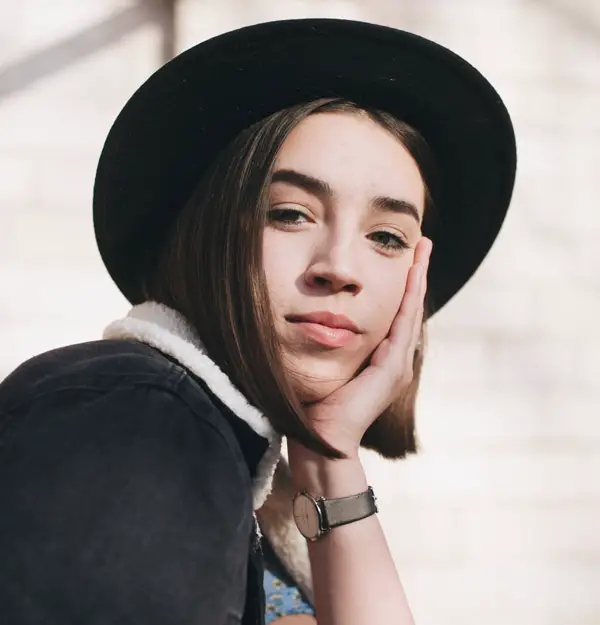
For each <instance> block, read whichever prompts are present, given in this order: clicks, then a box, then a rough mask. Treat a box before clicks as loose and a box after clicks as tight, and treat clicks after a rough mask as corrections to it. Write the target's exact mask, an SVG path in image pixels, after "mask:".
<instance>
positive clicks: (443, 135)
mask: <svg viewBox="0 0 600 625" xmlns="http://www.w3.org/2000/svg"><path fill="white" fill-rule="evenodd" d="M324 97H326V98H328V97H334V98H343V99H346V100H351V101H353V102H356V103H357V104H359V105H362V106H367V107H373V108H378V109H382V110H384V111H387V112H389V113H391V114H392V115H394V116H395V117H396V118H398V119H400V120H403V121H404V122H406V123H408V124H410V125H411V126H413V127H414V128H416V129H417V130H418V131H419V132H420V133H421V135H422V136H423V137H424V139H425V141H426V142H427V143H428V144H429V146H430V148H431V151H432V153H433V156H434V159H435V161H436V165H437V170H438V180H437V185H436V191H435V196H434V198H433V199H434V202H435V213H436V215H435V220H434V221H433V223H434V225H433V226H432V227H431V228H430V231H427V230H425V231H424V234H425V235H426V236H429V237H430V238H431V239H432V240H433V243H434V248H433V254H432V257H431V262H430V269H429V278H428V291H429V300H430V302H429V304H430V308H431V310H430V313H431V314H433V313H434V312H436V311H437V310H439V309H440V308H441V307H442V306H443V305H444V304H446V302H447V301H448V300H449V299H450V298H451V297H452V296H453V295H454V294H455V293H456V292H457V291H458V290H459V289H460V288H461V287H462V286H463V285H464V284H465V283H466V282H467V281H468V280H469V278H470V277H471V276H472V275H473V273H474V272H475V271H476V269H477V268H478V267H479V265H480V264H481V262H482V261H483V259H484V258H485V256H486V254H487V253H488V251H489V249H490V247H491V246H492V244H493V242H494V240H495V238H496V236H497V234H498V232H499V230H500V227H501V225H502V222H503V220H504V217H505V215H506V211H507V209H508V205H509V202H510V198H511V194H512V189H513V185H514V177H515V167H516V148H515V137H514V132H513V127H512V124H511V121H510V117H509V115H508V112H507V110H506V108H505V106H504V104H503V103H502V100H501V99H500V96H499V95H498V94H497V93H496V91H495V90H494V89H493V87H492V86H491V85H490V84H489V82H488V81H487V80H486V79H485V78H484V77H483V76H482V75H481V74H480V73H479V72H478V71H477V70H476V69H475V68H473V67H472V66H471V65H469V64H468V63H467V62H466V61H464V60H463V59H461V58H460V57H459V56H457V55H456V54H454V53H453V52H451V51H450V50H448V49H446V48H444V47H442V46H440V45H438V44H436V43H434V42H432V41H429V40H427V39H424V38H422V37H419V36H416V35H414V34H411V33H407V32H403V31H399V30H396V29H392V28H388V27H384V26H378V25H375V24H367V23H362V22H355V21H348V20H338V19H300V20H289V21H279V22H269V23H264V24H258V25H255V26H249V27H246V28H242V29H239V30H236V31H233V32H229V33H226V34H223V35H220V36H218V37H215V38H213V39H210V40H208V41H205V42H203V43H200V44H198V45H196V46H194V47H193V48H190V49H188V50H187V51H185V52H183V53H182V54H180V55H179V56H177V57H176V58H174V59H173V60H172V61H170V62H169V63H167V64H166V65H165V66H164V67H162V68H161V69H159V70H158V71H157V72H156V73H154V74H153V75H152V76H151V77H150V78H149V79H148V80H147V81H146V82H145V83H144V84H143V85H142V86H141V87H140V88H139V89H138V90H137V91H136V93H135V94H134V95H133V96H132V98H131V99H130V100H129V102H128V103H127V104H126V106H125V107H124V108H123V110H122V112H121V113H120V114H119V116H118V117H117V119H116V121H115V123H114V125H113V127H112V128H111V130H110V132H109V135H108V138H107V140H106V143H105V145H104V149H103V151H102V155H101V157H100V162H99V165H98V171H97V174H96V181H95V188H94V226H95V231H96V238H97V243H98V247H99V250H100V254H101V256H102V259H103V261H104V263H105V265H106V267H107V269H108V271H109V273H110V275H111V276H112V278H113V280H114V281H115V283H116V284H117V286H118V287H119V288H120V290H121V291H122V293H123V294H124V295H125V296H126V297H127V299H128V300H129V301H130V302H131V303H133V304H136V303H139V302H141V301H142V300H143V294H142V286H143V284H144V281H145V279H146V278H147V277H148V275H149V273H150V272H151V271H152V270H153V269H154V265H155V263H156V260H157V257H158V256H159V254H160V251H161V250H162V247H163V246H164V244H165V243H166V237H167V234H168V233H169V231H170V228H171V226H172V225H173V224H174V222H175V220H176V218H177V215H178V212H179V211H180V210H181V209H182V208H183V206H184V204H185V203H186V201H187V200H188V198H189V197H190V195H191V194H192V191H193V189H194V188H195V186H196V185H197V183H198V181H199V179H200V177H201V175H202V173H203V172H204V170H205V169H206V168H207V166H208V165H209V164H210V163H211V161H212V159H213V158H214V157H215V155H216V154H217V153H218V152H219V151H220V150H221V149H222V148H224V147H225V146H226V145H227V144H228V143H229V142H230V141H231V140H232V139H233V138H234V137H236V135H238V134H239V133H240V131H242V130H243V129H245V128H247V127H249V126H250V125H252V124H254V123H255V122H257V121H259V120H261V119H263V118H265V117H267V116H269V115H271V114H272V113H274V112H276V111H279V110H281V109H283V108H287V107H289V106H293V105H296V104H301V103H304V102H308V101H311V100H315V99H318V98H324Z"/></svg>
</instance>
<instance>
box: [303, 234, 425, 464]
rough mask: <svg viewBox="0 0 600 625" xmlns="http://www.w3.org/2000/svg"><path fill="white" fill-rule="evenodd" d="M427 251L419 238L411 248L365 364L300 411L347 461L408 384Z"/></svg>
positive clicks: (418, 331) (417, 334)
mask: <svg viewBox="0 0 600 625" xmlns="http://www.w3.org/2000/svg"><path fill="white" fill-rule="evenodd" d="M431 248H432V243H431V241H430V240H429V239H427V238H425V237H423V238H422V239H421V240H420V241H419V243H418V244H417V246H416V248H415V256H414V262H413V265H412V267H411V268H410V270H409V274H408V278H407V283H406V290H405V292H404V296H403V298H402V302H401V304H400V308H399V310H398V313H397V315H396V318H395V319H394V321H393V322H392V325H391V327H390V331H389V334H388V336H387V337H386V338H385V339H384V340H383V341H382V342H381V343H380V344H379V346H378V347H377V349H376V350H375V351H374V352H373V355H372V356H371V360H370V362H369V365H368V366H367V367H366V368H365V370H364V371H362V372H361V373H360V375H358V376H357V377H356V378H354V379H352V380H350V382H348V383H347V384H345V385H344V386H342V387H341V388H339V389H338V390H337V391H335V392H333V393H332V394H331V395H329V396H328V397H326V398H325V399H323V400H321V401H319V402H316V403H314V404H311V405H309V406H306V410H307V414H308V416H309V418H310V421H311V425H312V426H313V427H314V428H315V430H316V431H317V432H318V433H319V434H320V435H321V436H322V437H323V438H324V439H325V440H326V441H327V442H328V443H329V444H330V445H332V446H333V447H335V448H336V449H339V450H340V451H341V452H343V453H345V454H346V455H347V456H348V457H350V458H352V457H356V456H357V455H358V449H359V447H360V442H361V440H362V438H363V435H364V433H365V432H366V430H367V428H368V427H369V426H370V425H371V423H373V421H375V419H377V417H378V416H379V415H380V414H381V413H382V412H383V411H384V410H385V409H386V408H387V407H388V406H389V405H390V404H391V403H392V402H393V401H394V399H396V398H397V397H398V396H399V395H400V394H401V393H402V392H403V391H404V390H405V389H406V387H407V386H408V385H409V384H410V382H411V380H412V377H413V366H412V365H413V357H414V352H415V348H416V345H417V342H418V340H419V337H420V335H421V325H422V320H423V303H424V298H425V292H426V288H427V279H426V276H427V268H428V265H429V256H430V254H431Z"/></svg>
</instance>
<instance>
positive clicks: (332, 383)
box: [292, 362, 355, 404]
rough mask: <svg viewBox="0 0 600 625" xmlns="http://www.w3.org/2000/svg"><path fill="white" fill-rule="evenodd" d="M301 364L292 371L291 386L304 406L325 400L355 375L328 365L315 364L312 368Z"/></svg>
mask: <svg viewBox="0 0 600 625" xmlns="http://www.w3.org/2000/svg"><path fill="white" fill-rule="evenodd" d="M303 364H304V366H302V367H296V368H295V369H294V372H293V373H292V385H293V387H294V391H295V392H296V394H297V396H298V399H299V400H300V401H301V402H302V403H304V404H310V403H314V402H317V401H321V400H322V399H325V398H326V397H328V396H329V395H331V394H332V393H334V392H335V391H337V390H338V389H339V388H341V387H342V386H344V384H346V383H347V382H349V381H350V380H351V379H352V378H353V377H354V375H355V372H354V370H352V371H341V370H340V368H339V367H332V366H328V364H329V363H323V362H316V363H314V364H313V365H312V366H306V364H305V363H303ZM332 364H333V363H332Z"/></svg>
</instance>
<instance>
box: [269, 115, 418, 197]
mask: <svg viewBox="0 0 600 625" xmlns="http://www.w3.org/2000/svg"><path fill="white" fill-rule="evenodd" d="M275 169H294V170H297V171H300V172H302V173H304V174H307V175H310V176H313V177H315V178H319V179H321V180H324V181H325V182H327V183H328V184H329V185H330V186H331V187H333V189H334V190H335V191H336V192H337V193H338V194H340V195H344V194H352V195H353V196H354V197H357V196H359V197H362V196H363V195H386V196H390V197H397V198H398V199H402V200H407V201H410V202H412V203H414V204H415V205H416V206H417V207H420V208H421V209H422V207H423V204H424V196H425V187H424V183H423V180H422V177H421V174H420V171H419V168H418V166H417V164H416V162H415V160H414V159H413V157H412V156H411V155H410V153H409V152H408V150H407V149H406V148H405V147H404V145H402V143H401V142H400V140H399V139H398V138H397V137H394V136H393V135H392V134H391V133H390V132H389V131H388V130H387V129H385V128H383V127H382V126H380V125H379V124H378V123H376V122H375V121H373V120H372V119H371V118H370V117H368V116H367V115H366V114H362V113H319V114H316V115H311V116H309V117H307V118H306V119H304V120H303V121H302V122H300V123H299V124H298V125H297V126H296V127H295V128H294V130H293V131H292V132H291V133H290V135H289V136H288V137H287V139H286V140H285V141H284V143H283V145H282V147H281V150H280V151H279V154H278V156H277V159H276V162H275Z"/></svg>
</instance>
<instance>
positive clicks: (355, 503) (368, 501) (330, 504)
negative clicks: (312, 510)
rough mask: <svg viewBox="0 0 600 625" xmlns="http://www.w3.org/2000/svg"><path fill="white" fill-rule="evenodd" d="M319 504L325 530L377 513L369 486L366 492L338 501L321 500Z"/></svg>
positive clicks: (375, 501)
mask: <svg viewBox="0 0 600 625" xmlns="http://www.w3.org/2000/svg"><path fill="white" fill-rule="evenodd" d="M321 502H322V506H323V511H324V513H325V514H324V517H325V518H324V521H325V524H326V525H327V527H326V528H325V529H332V528H334V527H340V526H341V525H347V524H348V523H354V522H355V521H360V520H361V519H366V518H367V517H369V516H371V515H373V514H375V513H377V511H378V510H377V499H376V497H375V494H374V493H373V489H372V488H371V487H370V486H369V488H368V490H366V491H365V492H363V493H359V494H358V495H350V496H349V497H341V498H339V499H322V500H321Z"/></svg>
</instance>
